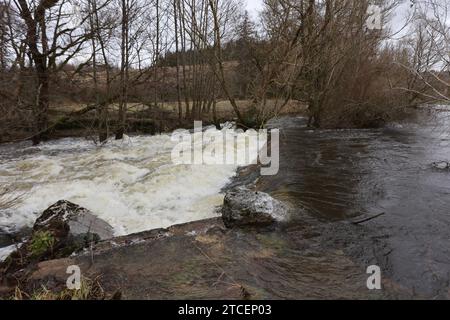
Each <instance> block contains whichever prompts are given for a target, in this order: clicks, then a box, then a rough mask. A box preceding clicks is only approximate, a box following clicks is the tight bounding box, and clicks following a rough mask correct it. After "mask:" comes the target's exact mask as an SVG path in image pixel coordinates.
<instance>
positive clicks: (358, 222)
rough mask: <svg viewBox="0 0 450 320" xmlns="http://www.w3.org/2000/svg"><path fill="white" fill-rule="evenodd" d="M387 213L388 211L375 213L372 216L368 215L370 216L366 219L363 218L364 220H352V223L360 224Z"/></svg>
mask: <svg viewBox="0 0 450 320" xmlns="http://www.w3.org/2000/svg"><path fill="white" fill-rule="evenodd" d="M385 213H386V212H382V213H379V214H376V215H374V216H371V217H368V218H365V219H362V220H358V221H352V224H356V225H358V224H361V223H364V222H367V221H370V220H373V219H376V218H378V217H381V216H382V215H384V214H385Z"/></svg>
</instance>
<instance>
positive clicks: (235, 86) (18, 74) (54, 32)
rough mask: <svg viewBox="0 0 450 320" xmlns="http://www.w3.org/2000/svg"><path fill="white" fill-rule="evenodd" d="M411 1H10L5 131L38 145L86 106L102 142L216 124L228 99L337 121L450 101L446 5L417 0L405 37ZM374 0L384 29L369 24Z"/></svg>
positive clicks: (319, 123) (246, 114)
mask: <svg viewBox="0 0 450 320" xmlns="http://www.w3.org/2000/svg"><path fill="white" fill-rule="evenodd" d="M402 2H404V1H401V0H398V1H387V0H381V1H375V3H372V1H369V0H363V1H361V0H350V1H349V0H265V1H264V10H263V12H262V13H261V15H260V17H259V19H258V20H257V21H254V19H251V18H250V17H249V14H248V13H247V12H245V11H243V10H242V6H241V5H240V3H239V1H235V0H2V1H1V4H0V42H1V43H0V48H1V50H0V68H1V73H0V84H1V85H0V96H1V101H0V110H1V114H2V115H1V117H0V141H15V140H18V139H32V140H33V142H34V143H35V144H38V143H39V142H40V141H42V140H45V139H46V138H48V137H49V135H50V134H51V133H52V132H54V131H55V130H58V126H60V124H61V123H62V122H65V121H66V120H68V119H71V118H73V117H77V116H81V115H83V114H88V115H89V116H88V120H89V123H90V125H89V128H88V129H89V130H88V131H89V134H90V135H92V136H95V137H96V138H95V140H96V141H98V142H103V141H105V140H106V139H107V138H108V137H110V136H111V135H113V136H115V137H116V138H117V139H120V138H122V136H123V134H124V133H126V132H130V131H133V130H134V129H133V128H134V127H133V123H134V122H138V123H139V124H141V125H144V126H145V124H147V123H148V124H150V125H151V126H152V128H153V129H152V130H153V131H154V130H155V128H154V127H155V126H157V127H158V129H159V130H163V129H164V126H165V125H164V124H162V121H164V120H166V121H169V122H170V123H171V125H172V126H174V125H175V124H176V125H178V126H180V125H182V124H186V123H187V122H191V121H192V120H195V119H203V120H207V121H210V122H211V123H215V124H218V123H219V122H220V121H221V120H231V119H223V116H218V115H217V104H218V103H219V102H220V101H224V100H225V101H227V105H228V106H229V109H230V115H228V117H229V118H234V119H236V120H237V122H238V124H239V125H240V126H241V127H243V128H250V127H260V126H262V125H264V123H265V122H266V121H267V120H268V119H270V118H272V117H274V116H276V115H278V114H280V113H282V112H283V111H284V110H285V108H286V106H287V105H289V104H290V103H292V102H295V103H296V104H297V105H302V106H305V107H307V109H308V116H309V124H310V125H311V126H314V127H331V128H339V127H371V126H377V125H379V124H380V123H384V122H385V121H388V120H389V119H391V118H392V117H395V116H396V114H397V113H398V112H399V110H400V112H401V110H404V108H406V107H411V106H417V105H420V104H423V103H428V102H437V101H438V102H448V101H449V71H450V69H449V63H450V56H449V52H450V50H449V46H450V40H449V38H448V35H449V24H448V16H447V14H448V11H447V10H448V7H449V4H448V3H447V2H446V1H437V0H429V1H412V2H411V6H414V12H413V14H412V15H411V17H409V19H406V20H405V26H403V27H402V30H403V31H404V30H408V32H406V35H404V36H402V37H397V34H396V32H397V31H396V30H392V28H390V27H389V22H390V20H391V18H392V15H393V12H394V11H395V9H396V8H397V7H398V6H399V5H400V4H401V3H402ZM374 4H375V5H378V6H379V8H381V13H382V27H381V29H378V28H375V29H374V28H369V27H368V25H367V21H368V20H369V19H372V18H373V17H371V13H370V10H368V8H369V6H370V5H374ZM394 39H395V41H394ZM61 105H64V106H67V105H69V106H75V107H74V108H73V109H72V110H69V111H68V112H66V113H64V114H62V115H61V114H60V113H58V112H56V111H55V109H58V107H59V106H61ZM77 106H78V107H77ZM136 106H138V108H137V109H139V111H136ZM168 106H170V108H169V109H167V107H168ZM231 112H232V113H231Z"/></svg>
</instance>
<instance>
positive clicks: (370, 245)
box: [258, 112, 450, 298]
mask: <svg viewBox="0 0 450 320" xmlns="http://www.w3.org/2000/svg"><path fill="white" fill-rule="evenodd" d="M447 117H448V113H447V112H440V113H438V114H437V115H435V116H432V117H431V116H430V115H427V114H426V113H424V114H421V115H419V117H418V118H419V119H417V121H414V123H409V124H406V123H405V124H397V125H390V126H387V127H386V128H383V129H374V130H308V129H307V128H306V122H305V119H303V118H281V119H278V120H276V121H273V123H272V124H271V126H273V127H278V128H281V142H280V172H279V173H278V175H276V176H266V177H261V178H260V180H259V182H258V188H259V189H260V190H263V191H266V192H269V193H270V194H272V195H273V196H275V197H276V198H279V199H282V200H285V201H287V202H288V203H290V204H292V205H293V207H294V208H296V212H297V214H296V219H298V224H299V225H300V224H302V223H304V224H309V225H311V226H314V228H316V232H317V235H316V240H317V241H318V242H322V243H323V245H324V246H327V245H331V246H333V245H336V246H338V247H341V248H342V249H344V250H346V251H348V252H349V254H350V256H353V258H354V259H360V263H361V264H362V265H364V264H377V265H380V267H381V269H382V275H383V284H384V286H385V289H386V290H387V291H391V292H389V294H388V295H389V296H390V297H392V295H393V296H394V297H403V295H405V296H408V297H416V298H449V296H450V286H449V279H450V228H449V227H450V171H449V170H447V169H437V168H435V167H433V165H432V164H433V162H439V161H446V160H449V159H450V135H449V130H448V128H449V124H450V122H449V121H448V119H447ZM379 213H384V215H382V216H380V217H378V218H376V219H373V220H370V221H368V222H366V223H364V224H361V225H358V226H352V227H349V228H347V227H342V226H344V225H347V224H348V223H349V221H355V219H356V220H358V218H357V217H360V218H361V217H366V216H367V217H370V216H372V215H377V214H379ZM313 238H314V236H313ZM367 241H369V242H367ZM397 291H398V292H401V294H399V295H397V294H396V293H395V292H397Z"/></svg>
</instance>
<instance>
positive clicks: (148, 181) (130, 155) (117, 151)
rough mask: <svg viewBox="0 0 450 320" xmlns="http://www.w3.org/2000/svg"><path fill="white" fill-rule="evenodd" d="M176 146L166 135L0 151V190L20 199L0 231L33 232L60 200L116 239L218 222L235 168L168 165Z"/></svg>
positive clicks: (2, 217)
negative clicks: (30, 228)
mask: <svg viewBox="0 0 450 320" xmlns="http://www.w3.org/2000/svg"><path fill="white" fill-rule="evenodd" d="M224 130H225V129H224ZM199 134H201V133H199ZM176 143H177V141H172V139H171V136H170V135H157V136H137V137H132V138H127V139H126V140H125V141H123V142H116V141H110V142H109V143H108V144H107V145H105V146H102V147H98V146H95V145H94V144H93V143H92V142H91V141H87V140H84V139H72V138H70V139H61V140H57V141H51V142H47V143H44V144H42V145H40V146H38V147H33V146H30V145H29V144H25V143H23V144H10V145H3V146H0V183H1V184H5V185H7V186H10V187H12V188H13V189H14V192H15V194H23V196H22V197H21V198H20V201H19V203H18V205H17V206H16V207H15V208H14V209H11V210H4V211H0V229H6V230H11V229H13V230H14V229H18V228H21V227H24V226H32V225H33V223H34V221H35V219H36V217H37V215H38V214H40V213H41V212H42V210H44V209H46V208H47V207H48V206H49V205H51V204H53V203H55V202H56V201H58V200H61V199H65V200H69V201H72V202H74V203H76V204H79V205H81V206H83V207H85V208H87V209H89V210H91V211H92V212H93V213H94V214H96V215H97V216H99V217H100V218H102V219H103V220H105V221H107V222H108V223H110V224H111V225H112V226H113V227H114V229H115V232H116V234H117V235H124V234H130V233H135V232H139V231H144V230H150V229H155V228H160V227H168V226H170V225H174V224H179V223H184V222H189V221H193V220H200V219H205V218H210V217H214V216H217V210H216V207H217V206H219V205H221V204H222V201H223V194H220V190H221V189H222V188H223V187H224V186H225V185H226V184H227V183H228V182H229V179H230V178H231V177H233V176H234V175H235V173H236V166H234V165H174V164H173V163H172V160H171V151H172V150H173V148H174V146H175V144H176ZM204 143H205V144H206V143H207V141H205V142H204ZM203 147H204V145H196V146H195V148H197V149H198V148H203ZM237 152H240V150H237Z"/></svg>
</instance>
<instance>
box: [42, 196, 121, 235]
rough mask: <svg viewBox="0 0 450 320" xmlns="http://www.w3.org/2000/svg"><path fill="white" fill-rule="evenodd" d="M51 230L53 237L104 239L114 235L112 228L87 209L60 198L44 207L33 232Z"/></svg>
mask: <svg viewBox="0 0 450 320" xmlns="http://www.w3.org/2000/svg"><path fill="white" fill-rule="evenodd" d="M40 230H45V231H52V233H53V234H54V236H55V237H58V238H61V237H72V238H80V237H81V238H83V237H86V236H87V235H92V236H93V237H95V238H97V239H99V240H104V239H110V238H112V237H113V236H114V233H113V228H112V227H111V226H110V225H109V224H108V223H107V222H105V221H103V220H101V219H99V218H97V217H96V216H94V215H93V214H92V213H91V212H90V211H89V210H87V209H85V208H82V207H80V206H78V205H76V204H74V203H72V202H69V201H66V200H61V201H58V202H57V203H55V204H54V205H52V206H50V207H49V208H48V209H46V210H45V211H44V212H43V213H42V215H41V216H40V217H39V218H38V219H37V220H36V222H35V224H34V227H33V233H36V232H38V231H40Z"/></svg>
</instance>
